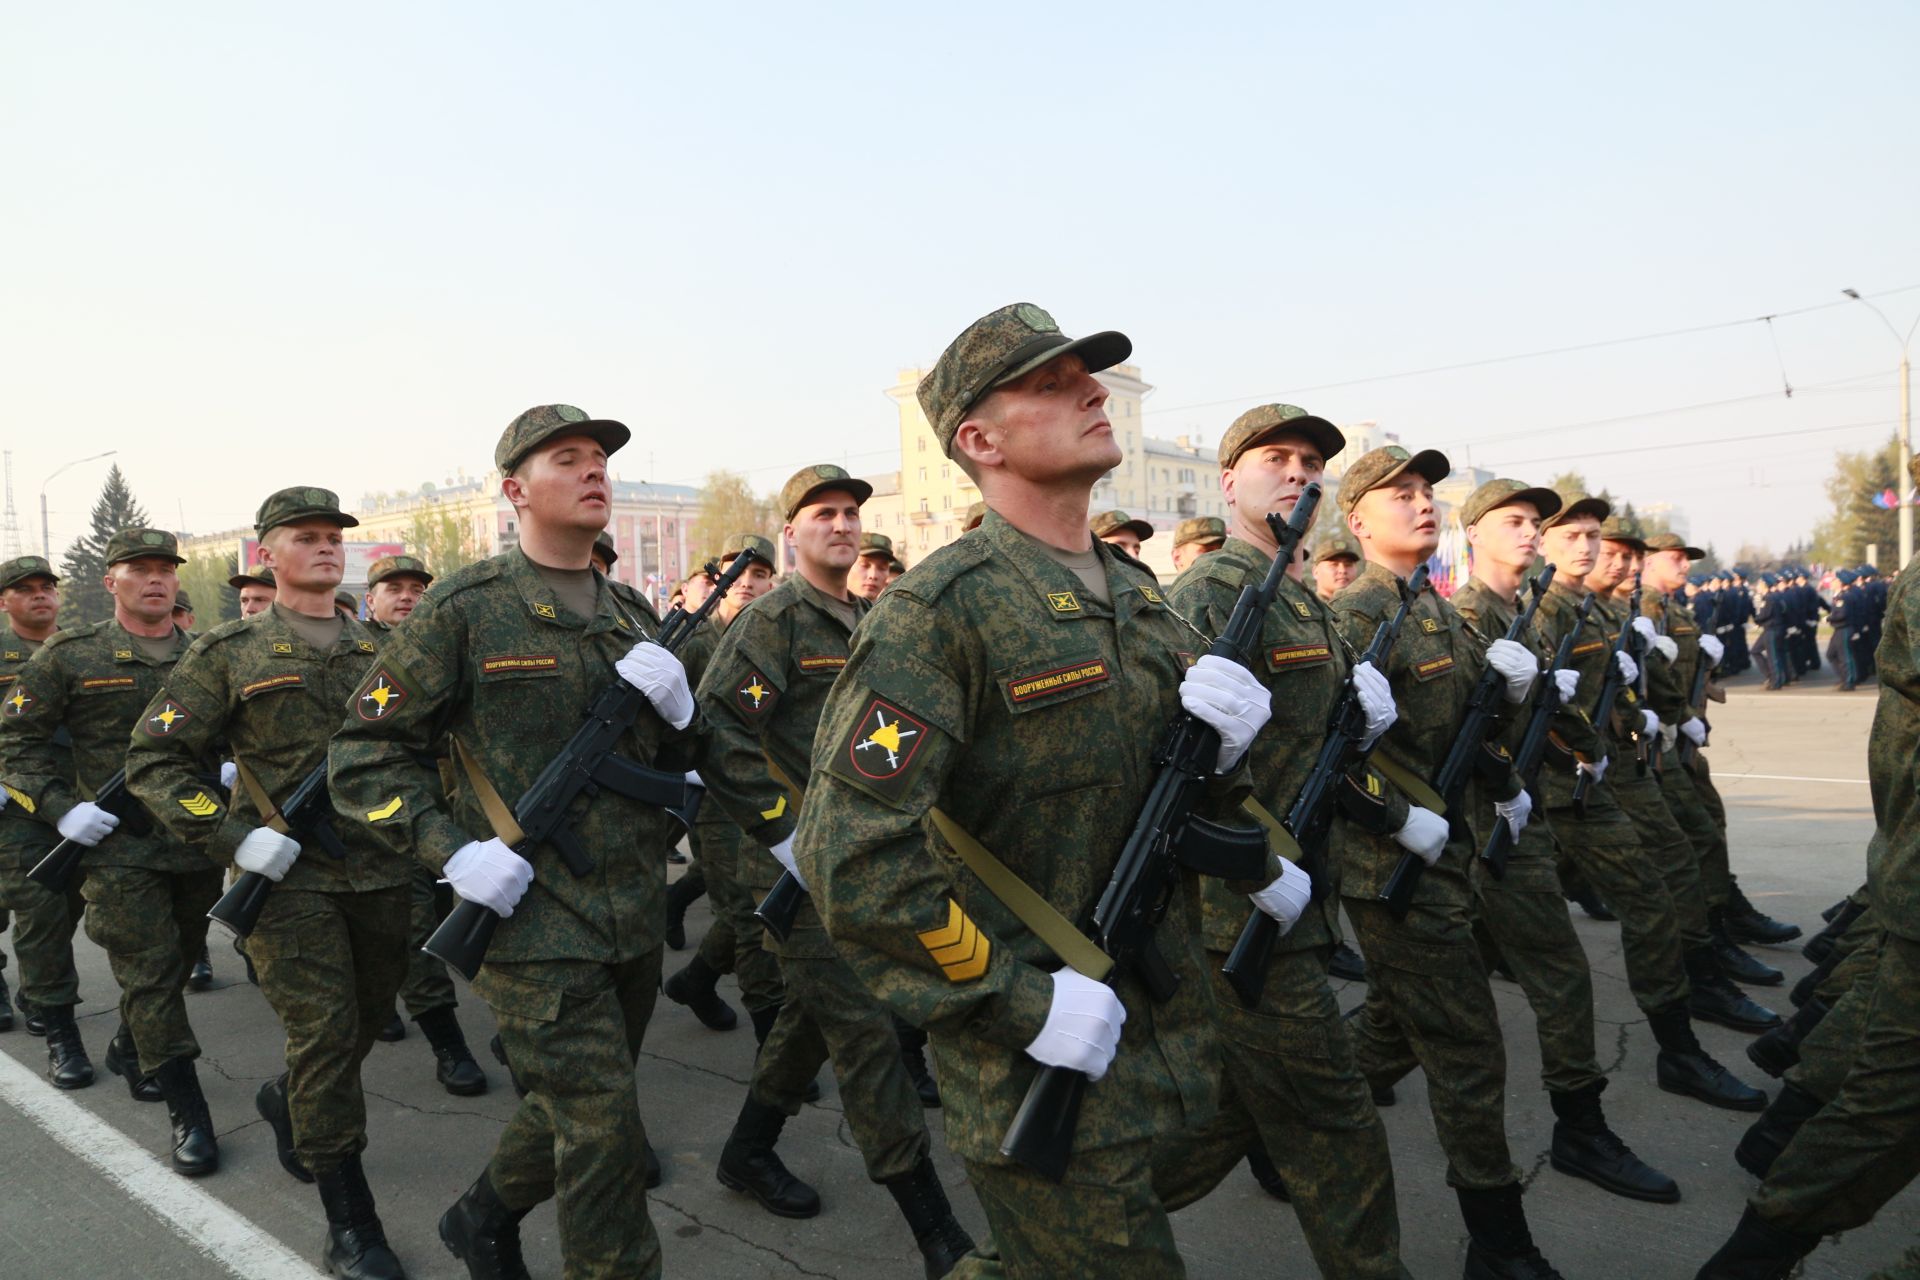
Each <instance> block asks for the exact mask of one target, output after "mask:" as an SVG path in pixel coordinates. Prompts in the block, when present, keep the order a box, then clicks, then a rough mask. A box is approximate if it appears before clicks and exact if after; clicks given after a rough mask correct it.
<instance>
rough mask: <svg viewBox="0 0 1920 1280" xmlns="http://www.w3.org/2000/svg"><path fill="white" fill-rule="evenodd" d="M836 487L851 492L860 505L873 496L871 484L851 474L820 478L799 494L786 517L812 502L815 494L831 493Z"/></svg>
mask: <svg viewBox="0 0 1920 1280" xmlns="http://www.w3.org/2000/svg"><path fill="white" fill-rule="evenodd" d="M836 489H837V490H839V491H840V492H842V493H850V494H852V495H853V500H854V501H855V502H857V503H859V504H860V505H861V506H865V505H866V502H867V499H868V498H871V497H872V496H873V486H872V485H870V484H868V483H867V482H866V481H865V480H855V479H853V478H852V477H851V476H849V477H848V478H846V479H845V480H822V481H821V482H820V483H819V484H817V485H814V486H813V487H812V488H811V489H809V490H807V491H806V492H805V493H803V494H801V495H800V501H798V502H796V503H794V504H793V511H789V512H787V519H789V520H791V519H793V516H794V512H797V511H799V510H800V508H802V507H804V506H806V505H807V504H808V503H809V502H812V501H813V500H814V498H815V497H816V496H817V495H819V494H822V493H832V492H833V491H834V490H836Z"/></svg>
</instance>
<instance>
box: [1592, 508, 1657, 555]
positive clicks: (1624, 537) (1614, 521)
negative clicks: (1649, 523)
mask: <svg viewBox="0 0 1920 1280" xmlns="http://www.w3.org/2000/svg"><path fill="white" fill-rule="evenodd" d="M1600 540H1601V541H1602V542H1624V543H1626V544H1627V545H1628V546H1630V547H1632V548H1633V549H1634V550H1635V551H1645V550H1646V549H1647V542H1646V539H1645V538H1644V537H1642V536H1641V533H1640V522H1639V521H1638V520H1629V519H1628V518H1627V517H1626V516H1608V517H1607V518H1606V519H1605V520H1603V521H1601V522H1600Z"/></svg>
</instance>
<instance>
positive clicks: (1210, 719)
mask: <svg viewBox="0 0 1920 1280" xmlns="http://www.w3.org/2000/svg"><path fill="white" fill-rule="evenodd" d="M1180 705H1181V706H1183V707H1185V708H1186V709H1187V712H1188V714H1190V715H1192V716H1193V717H1194V718H1195V719H1196V720H1199V721H1201V722H1202V723H1204V724H1207V725H1211V726H1212V727H1213V728H1214V730H1216V731H1217V732H1218V733H1219V734H1220V759H1219V762H1218V763H1217V764H1215V765H1214V767H1213V771H1214V772H1215V773H1232V772H1233V770H1234V769H1235V768H1236V767H1237V766H1238V765H1239V763H1240V757H1242V756H1244V755H1246V754H1247V748H1248V747H1249V746H1251V745H1253V739H1254V735H1255V734H1257V733H1259V732H1260V730H1261V729H1262V728H1263V727H1264V726H1265V725H1266V723H1267V718H1268V717H1269V716H1271V715H1272V714H1273V695H1272V694H1270V693H1268V692H1267V686H1265V685H1263V684H1261V683H1260V681H1259V678H1258V677H1256V676H1255V675H1254V674H1253V672H1251V671H1249V670H1247V669H1246V668H1245V667H1243V666H1241V665H1240V664H1239V663H1237V662H1233V661H1230V660H1228V659H1226V658H1216V657H1214V656H1213V655H1212V654H1210V653H1209V654H1205V655H1203V656H1202V657H1201V659H1200V660H1199V661H1198V662H1196V663H1194V664H1193V665H1192V666H1191V667H1188V668H1187V674H1186V676H1185V678H1183V679H1182V680H1181V681H1180Z"/></svg>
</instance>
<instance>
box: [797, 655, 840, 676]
mask: <svg viewBox="0 0 1920 1280" xmlns="http://www.w3.org/2000/svg"><path fill="white" fill-rule="evenodd" d="M846 665H847V660H846V658H844V657H840V656H837V655H835V654H831V653H820V654H814V655H812V656H810V657H803V658H801V659H800V669H801V670H802V671H804V672H806V673H807V674H808V675H817V674H818V673H820V672H822V671H838V670H840V669H841V668H842V667H844V666H846Z"/></svg>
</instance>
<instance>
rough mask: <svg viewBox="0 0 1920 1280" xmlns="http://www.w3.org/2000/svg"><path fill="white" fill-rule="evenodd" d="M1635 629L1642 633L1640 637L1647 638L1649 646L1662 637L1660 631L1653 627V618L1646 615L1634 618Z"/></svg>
mask: <svg viewBox="0 0 1920 1280" xmlns="http://www.w3.org/2000/svg"><path fill="white" fill-rule="evenodd" d="M1633 629H1634V630H1635V631H1638V632H1639V633H1640V638H1641V639H1642V640H1645V641H1646V642H1647V644H1648V646H1649V647H1651V646H1652V645H1653V642H1654V641H1655V640H1658V639H1659V638H1660V633H1659V632H1658V631H1655V630H1654V629H1653V619H1652V618H1649V617H1646V616H1645V615H1642V616H1640V617H1638V618H1635V619H1634V620H1633Z"/></svg>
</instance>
